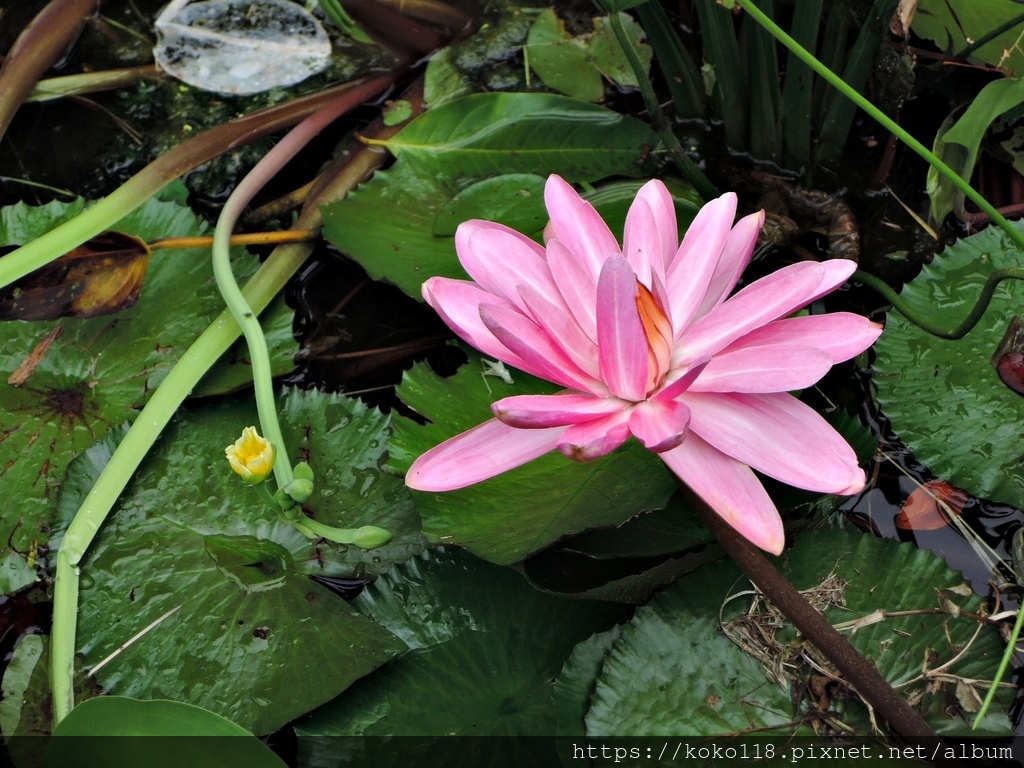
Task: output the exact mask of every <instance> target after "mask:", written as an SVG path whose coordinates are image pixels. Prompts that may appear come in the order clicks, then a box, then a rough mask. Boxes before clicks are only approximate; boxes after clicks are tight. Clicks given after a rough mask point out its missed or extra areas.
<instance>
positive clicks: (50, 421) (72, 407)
mask: <svg viewBox="0 0 1024 768" xmlns="http://www.w3.org/2000/svg"><path fill="white" fill-rule="evenodd" d="M83 207H84V203H83V202H82V201H78V202H75V203H71V204H60V203H50V204H49V205H45V206H40V207H30V206H27V205H22V204H19V205H14V206H9V207H6V208H4V209H2V210H0V242H2V243H25V242H29V241H31V240H33V239H35V238H37V237H39V236H40V235H42V234H43V233H45V232H47V231H48V230H50V229H52V228H53V227H54V226H56V225H58V224H60V223H63V222H65V221H67V220H69V219H71V218H73V217H74V216H75V215H76V214H77V213H79V212H80V211H81V210H82V208H83ZM116 229H117V230H118V231H122V232H126V233H128V234H132V235H136V236H138V237H141V238H142V239H143V240H147V241H148V240H152V239H155V238H157V237H166V236H185V235H198V234H202V233H203V232H204V231H205V229H206V227H205V226H204V225H203V224H202V223H201V222H199V221H198V220H197V219H196V217H195V216H194V215H193V214H192V213H191V212H190V211H189V210H188V209H187V208H185V207H182V206H179V205H176V204H173V203H163V202H158V201H155V200H151V201H149V202H147V203H146V204H145V205H143V206H142V207H141V208H139V209H138V210H136V211H135V212H133V213H132V214H130V215H129V216H127V217H126V218H125V219H123V220H122V221H121V222H119V223H118V224H117V227H116ZM233 261H234V264H235V268H236V271H237V274H238V275H239V277H240V278H244V277H246V276H248V275H250V274H251V273H252V272H253V271H254V270H255V268H256V266H257V260H256V258H255V257H254V256H252V255H249V254H247V253H245V252H243V251H238V252H236V253H235V254H234V257H233ZM223 307H224V302H223V300H222V299H221V297H220V294H219V292H218V291H217V288H216V285H215V284H214V281H213V271H212V268H211V266H210V255H209V252H208V251H206V250H204V249H187V250H178V251H156V252H155V253H153V255H152V256H151V257H150V260H149V269H148V272H147V274H146V278H145V282H144V284H143V287H142V292H141V295H140V296H139V300H138V303H137V304H136V305H135V306H134V307H131V308H130V309H126V310H124V311H122V312H119V313H117V314H115V315H109V316H105V317H96V318H92V319H89V320H75V319H67V318H65V319H61V320H56V321H39V322H26V321H10V322H4V323H0V376H2V379H3V382H0V387H2V388H3V395H2V401H3V405H4V407H3V409H0V483H2V485H3V487H4V488H5V489H8V491H7V493H8V495H9V496H13V495H16V496H17V499H18V503H17V504H12V505H8V506H7V507H5V509H4V511H3V513H2V515H0V540H2V541H5V542H7V547H6V548H5V549H4V551H3V552H2V553H0V592H3V593H8V592H12V591H14V590H17V589H19V588H21V587H24V586H26V585H28V584H30V583H32V582H33V581H34V580H35V578H36V566H37V563H38V562H39V558H40V557H41V555H42V554H43V552H44V551H45V550H44V549H41V547H44V545H45V542H46V539H47V538H48V529H49V524H50V516H51V509H52V504H53V501H54V498H55V494H56V490H57V487H58V485H59V484H60V482H61V480H62V479H63V477H64V470H65V469H66V467H67V464H68V462H69V461H70V460H71V459H72V458H73V457H74V456H75V455H77V454H78V453H80V452H81V451H83V450H85V449H86V448H87V447H88V446H89V445H91V444H92V443H93V442H95V441H96V440H98V439H99V438H100V437H102V436H103V435H104V434H105V433H106V432H107V430H108V429H110V428H111V427H113V426H116V425H118V424H121V423H122V422H124V421H125V420H130V419H132V418H134V416H135V413H136V411H137V409H138V408H139V407H141V406H142V405H143V404H144V403H145V402H146V400H147V398H148V397H149V394H150V393H151V392H152V391H153V390H154V389H155V388H156V387H157V386H158V385H159V384H160V382H161V380H162V379H163V377H164V376H165V375H166V373H167V371H168V370H170V368H171V367H172V366H173V365H174V363H175V362H177V360H178V358H179V356H180V355H181V353H182V352H183V351H184V350H185V349H186V348H187V347H188V346H189V345H190V344H191V343H192V342H193V341H194V340H195V338H196V337H197V336H198V335H199V334H200V333H201V332H202V331H203V329H205V328H206V326H207V325H208V324H209V323H210V321H211V320H213V319H214V318H215V317H216V316H217V315H218V314H220V312H221V311H222V309H223ZM58 328H59V329H60V331H59V335H58V336H57V337H56V339H55V340H54V341H53V342H52V344H51V345H50V346H49V348H48V350H46V351H45V354H43V355H42V357H41V359H40V360H39V361H38V364H37V365H36V366H35V368H34V370H33V371H32V372H31V375H29V376H28V378H27V379H26V380H25V381H24V383H23V384H21V385H20V386H14V385H11V384H10V383H8V381H7V380H8V377H9V376H11V374H13V373H14V372H15V371H16V370H17V369H18V367H19V366H21V365H22V364H23V363H24V362H25V360H26V358H27V357H28V356H29V355H30V353H32V352H33V350H37V349H38V350H42V349H43V348H42V347H39V346H38V345H40V344H45V340H46V339H47V338H48V336H49V335H50V334H51V333H54V332H58V331H57V329H58ZM22 370H23V371H24V370H25V369H22Z"/></svg>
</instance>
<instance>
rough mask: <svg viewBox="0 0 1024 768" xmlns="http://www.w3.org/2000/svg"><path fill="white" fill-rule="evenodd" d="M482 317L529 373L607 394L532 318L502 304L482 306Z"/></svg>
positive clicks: (571, 386)
mask: <svg viewBox="0 0 1024 768" xmlns="http://www.w3.org/2000/svg"><path fill="white" fill-rule="evenodd" d="M480 319H481V320H482V321H483V324H484V326H485V327H486V328H487V330H489V331H490V332H491V333H492V334H494V337H495V338H496V339H497V340H498V341H500V342H501V343H502V344H503V345H504V346H506V347H507V348H508V349H509V350H511V351H512V353H513V354H514V355H516V356H518V357H519V359H520V360H522V361H523V364H522V365H521V366H518V367H520V368H522V369H523V370H524V371H526V372H527V373H532V374H533V375H534V376H540V377H541V378H543V379H547V380H548V381H553V382H555V383H556V384H561V385H562V386H563V387H569V388H570V389H582V390H584V391H587V392H594V393H595V394H605V392H606V388H605V386H604V385H603V384H602V383H601V382H600V381H598V380H597V379H594V378H592V377H591V376H588V375H587V374H586V373H584V372H583V371H581V370H580V369H579V368H578V367H577V366H576V364H575V363H574V362H572V360H570V359H569V357H568V356H567V355H566V354H565V351H564V350H563V349H562V348H561V347H559V346H558V344H557V343H556V342H555V341H554V340H552V338H551V337H550V336H549V335H548V334H547V333H546V332H545V331H544V330H543V329H542V328H541V327H540V326H538V325H537V324H536V323H535V322H534V321H533V320H531V319H530V318H528V317H526V316H525V315H523V314H521V313H520V312H519V310H517V309H509V308H507V307H503V306H501V305H499V304H484V305H482V306H481V307H480Z"/></svg>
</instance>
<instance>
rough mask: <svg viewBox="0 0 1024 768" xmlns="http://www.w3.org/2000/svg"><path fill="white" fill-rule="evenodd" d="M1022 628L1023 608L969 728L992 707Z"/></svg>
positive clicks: (1019, 610) (1023, 622) (1018, 611)
mask: <svg viewBox="0 0 1024 768" xmlns="http://www.w3.org/2000/svg"><path fill="white" fill-rule="evenodd" d="M1022 626H1024V607H1021V608H1018V609H1017V621H1015V622H1014V623H1013V629H1012V630H1011V631H1010V638H1009V640H1007V641H1006V651H1005V652H1004V653H1003V658H1002V659H1000V661H999V669H997V670H996V676H995V678H994V679H993V680H992V687H991V688H989V689H988V693H986V694H985V701H983V702H982V703H981V709H979V710H978V714H977V716H976V717H975V718H974V722H973V723H971V728H972V729H974V728H977V727H978V725H979V724H980V723H981V720H982V718H983V717H985V714H986V713H987V712H988V708H989V707H990V706H991V705H992V699H994V698H995V695H996V691H997V690H999V681H1000V680H1002V679H1003V675H1005V674H1006V668H1007V667H1008V666H1009V665H1010V659H1011V658H1012V657H1013V654H1014V653H1016V651H1017V638H1019V637H1020V630H1021V627H1022Z"/></svg>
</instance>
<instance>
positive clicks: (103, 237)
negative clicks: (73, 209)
mask: <svg viewBox="0 0 1024 768" xmlns="http://www.w3.org/2000/svg"><path fill="white" fill-rule="evenodd" d="M148 265H149V246H147V245H146V243H145V242H143V241H142V240H140V239H139V238H137V237H133V236H132V235H126V234H123V233H121V232H104V233H103V234H100V235H97V236H96V237H94V238H92V239H91V240H88V241H87V242H85V243H83V244H82V245H80V246H78V247H77V248H75V249H74V250H72V251H70V252H69V253H67V254H65V255H64V256H61V257H60V258H59V259H57V260H56V261H52V262H50V263H49V264H47V265H46V266H44V267H41V268H40V269H37V270H36V271H35V272H32V273H31V274H28V275H26V276H25V277H23V278H22V279H21V280H18V281H17V282H15V283H14V284H12V285H10V286H8V287H6V288H4V289H3V290H2V291H0V319H2V320H54V319H56V318H58V317H77V318H88V317H97V316H99V315H109V314H113V313H114V312H120V311H121V310H122V309H127V308H128V307H130V306H132V305H133V304H135V302H136V301H138V298H139V291H141V290H142V279H143V278H144V277H145V276H146V267H147V266H148Z"/></svg>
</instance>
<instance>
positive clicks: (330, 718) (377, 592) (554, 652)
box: [296, 548, 628, 765]
mask: <svg viewBox="0 0 1024 768" xmlns="http://www.w3.org/2000/svg"><path fill="white" fill-rule="evenodd" d="M354 605H355V606H356V607H357V608H358V609H359V610H360V611H361V612H363V613H364V614H366V615H368V616H370V617H371V618H373V619H374V620H375V621H377V622H379V623H380V624H382V625H383V626H385V627H387V628H388V629H389V630H390V631H392V632H393V633H395V634H396V635H398V636H399V637H401V638H402V639H403V640H404V641H405V642H406V643H407V644H408V645H409V647H410V651H409V652H408V653H407V654H406V655H405V656H402V657H401V658H399V659H397V660H395V661H394V662H393V663H392V664H389V665H388V666H387V667H385V668H384V669H381V670H379V671H378V672H376V673H374V675H373V676H371V677H369V678H367V679H366V680H365V681H364V682H363V683H360V684H357V685H356V686H354V687H353V688H352V689H351V690H350V691H349V692H348V693H347V694H346V695H345V696H344V697H342V698H339V699H336V700H335V701H332V702H331V703H330V704H328V705H327V706H325V707H321V708H320V709H319V710H317V711H316V712H313V713H312V714H310V715H309V716H308V717H306V718H303V720H301V721H300V722H299V723H297V724H296V731H297V733H298V734H299V739H300V748H301V751H302V752H303V753H306V754H307V755H309V754H311V753H312V754H320V755H325V753H326V754H329V753H330V749H331V740H330V738H329V737H332V736H335V737H336V736H355V735H359V736H373V735H403V736H437V735H462V736H519V735H550V734H552V733H554V722H555V720H554V714H555V711H554V701H553V699H552V682H553V679H554V677H555V675H556V674H557V673H558V671H559V669H561V667H562V664H563V662H564V661H565V659H566V658H567V657H568V655H569V653H570V652H571V651H572V648H573V647H574V646H575V645H576V644H577V643H578V642H580V641H581V640H583V639H584V638H586V637H588V636H589V635H590V634H592V633H593V632H594V631H596V630H603V629H607V628H608V627H609V626H611V625H612V624H613V622H614V621H615V620H616V619H618V620H621V619H622V618H624V617H625V616H626V615H628V613H626V612H625V611H624V609H622V608H620V607H614V606H609V605H607V604H601V603H596V602H588V601H583V600H567V599H565V598H558V597H552V596H550V595H544V594H541V593H539V592H536V591H535V590H533V589H532V588H531V587H530V586H529V585H528V584H527V583H526V582H525V581H524V580H523V578H522V577H521V576H520V575H519V574H517V573H515V572H514V571H511V570H509V569H506V568H499V567H495V566H492V565H490V564H488V563H485V562H483V561H480V560H478V559H476V558H474V557H472V556H471V555H468V554H466V553H465V552H461V551H459V550H456V549H451V548H445V549H442V550H436V551H434V552H431V553H429V554H425V555H422V556H420V557H419V558H417V559H415V560H412V561H410V562H409V563H407V564H405V565H403V566H400V567H399V568H396V569H395V570H394V571H393V572H392V573H389V574H388V575H387V576H385V577H384V578H382V579H381V580H380V581H378V582H377V583H376V584H374V585H373V586H372V587H370V588H368V589H367V591H366V592H365V593H364V594H363V595H361V596H360V597H359V598H358V599H357V600H356V601H355V602H354ZM367 741H368V742H371V745H376V744H378V743H379V742H378V741H377V740H367ZM493 742H494V743H493V744H491V745H490V747H489V749H499V750H500V749H501V748H502V743H501V740H500V739H494V740H493ZM334 743H335V744H336V743H337V740H335V742H334ZM520 746H522V745H520ZM362 747H363V745H362V744H360V745H359V748H360V749H361V748H362ZM372 748H373V747H372V746H370V747H369V749H372ZM488 754H489V753H488ZM432 758H433V753H432ZM490 762H491V761H490V760H488V759H484V758H483V757H480V758H477V759H475V760H474V764H479V765H485V764H489V763H490ZM495 764H500V763H495ZM506 764H507V763H506Z"/></svg>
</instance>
